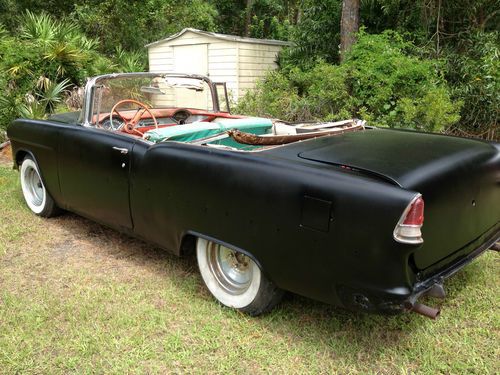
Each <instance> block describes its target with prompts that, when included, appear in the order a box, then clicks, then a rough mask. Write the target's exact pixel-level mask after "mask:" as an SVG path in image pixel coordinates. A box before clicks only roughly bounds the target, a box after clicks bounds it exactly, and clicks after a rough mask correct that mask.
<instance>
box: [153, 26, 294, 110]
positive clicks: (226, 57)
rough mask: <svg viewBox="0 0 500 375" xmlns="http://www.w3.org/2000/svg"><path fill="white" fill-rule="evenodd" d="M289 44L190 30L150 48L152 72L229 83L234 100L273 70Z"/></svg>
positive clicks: (279, 41)
mask: <svg viewBox="0 0 500 375" xmlns="http://www.w3.org/2000/svg"><path fill="white" fill-rule="evenodd" d="M287 45H290V43H289V42H284V41H281V40H270V39H254V38H243V37H239V36H234V35H225V34H217V33H212V32H207V31H201V30H197V29H191V28H187V29H184V30H182V31H181V32H179V33H177V34H174V35H172V36H170V37H168V38H165V39H162V40H159V41H157V42H153V43H150V44H148V45H146V47H147V49H148V56H149V70H150V71H151V72H177V73H196V74H203V75H207V76H209V77H210V78H211V79H212V81H214V82H226V84H227V88H228V91H229V92H230V96H231V98H232V99H233V100H234V101H237V100H238V98H240V97H241V96H243V95H244V94H245V92H246V90H248V89H251V88H253V87H254V86H255V83H256V81H257V80H258V79H259V78H261V77H262V76H264V74H265V73H266V72H267V71H268V70H270V69H275V68H276V67H277V65H276V58H277V55H278V52H279V51H280V50H281V49H282V48H283V47H284V46H287Z"/></svg>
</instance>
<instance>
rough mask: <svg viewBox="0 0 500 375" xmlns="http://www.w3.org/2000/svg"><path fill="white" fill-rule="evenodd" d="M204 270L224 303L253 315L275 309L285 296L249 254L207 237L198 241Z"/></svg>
mask: <svg viewBox="0 0 500 375" xmlns="http://www.w3.org/2000/svg"><path fill="white" fill-rule="evenodd" d="M196 256H197V259H198V266H199V268H200V273H201V276H202V278H203V281H204V282H205V285H206V286H207V288H208V290H209V291H210V292H211V293H212V295H213V296H214V297H215V298H216V299H217V300H218V301H219V302H220V303H222V304H223V305H225V306H228V307H232V308H235V309H237V310H239V311H242V312H244V313H247V314H249V315H254V316H255V315H259V314H262V313H264V312H266V311H269V310H271V309H272V308H273V307H274V306H275V305H276V304H277V303H278V302H279V301H280V300H281V297H282V296H283V291H282V290H281V289H279V288H277V287H276V286H275V285H274V284H273V283H272V282H271V281H270V280H268V279H267V277H266V276H265V275H264V274H263V273H262V271H261V270H260V268H259V266H258V265H257V264H256V263H255V262H254V261H253V260H252V259H251V258H250V257H249V256H247V255H245V254H243V253H241V252H238V251H235V250H233V249H230V248H228V247H225V246H223V245H220V244H218V243H215V242H213V241H208V240H205V239H203V238H199V239H198V242H197V245H196Z"/></svg>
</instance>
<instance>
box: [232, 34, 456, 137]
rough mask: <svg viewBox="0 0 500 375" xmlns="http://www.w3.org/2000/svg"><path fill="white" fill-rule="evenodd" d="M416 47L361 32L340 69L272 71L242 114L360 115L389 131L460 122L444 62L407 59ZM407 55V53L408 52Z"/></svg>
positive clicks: (322, 64)
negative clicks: (443, 69) (394, 128)
mask: <svg viewBox="0 0 500 375" xmlns="http://www.w3.org/2000/svg"><path fill="white" fill-rule="evenodd" d="M413 48H414V46H413V45H412V44H411V43H409V42H405V41H404V40H403V39H402V38H401V36H400V35H399V34H397V33H395V32H386V33H383V34H381V35H370V34H366V33H364V32H362V33H360V35H359V41H358V43H357V44H356V46H355V47H354V48H353V49H352V51H351V53H350V54H349V55H348V56H347V58H346V61H345V63H344V64H342V65H332V64H328V63H326V62H324V61H319V62H316V63H315V65H314V66H313V67H312V68H311V69H306V70H301V69H298V68H293V69H289V70H282V71H281V72H272V73H270V74H269V75H268V76H267V77H266V79H265V80H264V81H262V82H261V83H259V84H258V85H257V89H256V90H255V92H249V93H247V95H246V96H245V97H244V98H243V100H241V102H240V104H239V106H238V111H240V112H245V113H252V114H255V115H270V116H272V117H279V118H282V119H283V120H287V121H308V120H325V121H329V120H338V119H343V118H347V117H361V118H363V119H366V120H369V121H370V122H372V123H374V124H377V125H382V126H390V127H409V128H415V129H421V130H427V131H440V130H443V129H444V128H445V127H447V126H450V125H451V124H453V123H455V122H457V121H458V119H459V114H458V113H459V110H460V105H461V103H460V102H457V103H453V102H452V101H451V99H450V94H449V89H448V87H447V85H446V83H445V81H444V80H443V79H442V77H441V74H440V71H439V67H440V66H441V62H440V61H436V60H422V59H419V58H417V57H413V56H410V55H408V52H407V51H411V50H412V49H413ZM405 52H406V53H405Z"/></svg>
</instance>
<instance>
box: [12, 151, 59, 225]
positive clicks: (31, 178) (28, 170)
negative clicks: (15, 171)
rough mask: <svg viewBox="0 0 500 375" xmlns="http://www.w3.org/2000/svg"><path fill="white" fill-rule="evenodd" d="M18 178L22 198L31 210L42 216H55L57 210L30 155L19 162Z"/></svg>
mask: <svg viewBox="0 0 500 375" xmlns="http://www.w3.org/2000/svg"><path fill="white" fill-rule="evenodd" d="M20 178H21V188H22V190H23V196H24V200H25V201H26V204H27V205H28V207H29V208H30V209H31V211H33V212H34V213H35V214H37V215H39V216H43V217H51V216H55V215H56V214H57V213H58V212H59V209H58V207H57V206H56V204H55V202H54V199H52V197H51V196H50V194H49V192H48V191H47V189H46V188H45V185H44V184H43V182H42V178H41V177H40V171H39V170H38V166H37V165H36V162H35V161H34V160H33V159H32V158H31V157H30V156H26V157H25V158H24V160H23V161H22V163H21V168H20Z"/></svg>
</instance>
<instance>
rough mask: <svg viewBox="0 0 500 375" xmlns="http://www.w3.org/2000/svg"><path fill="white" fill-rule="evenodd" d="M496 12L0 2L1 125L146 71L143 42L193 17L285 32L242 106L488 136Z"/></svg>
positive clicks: (91, 0)
mask: <svg viewBox="0 0 500 375" xmlns="http://www.w3.org/2000/svg"><path fill="white" fill-rule="evenodd" d="M358 15H359V18H358ZM341 20H343V22H342V25H343V27H342V29H341ZM499 21H500V20H499V6H498V2H497V1H495V0H474V1H473V0H457V1H446V0H412V1H409V0H361V1H360V0H344V1H341V0H323V1H313V0H303V1H299V0H245V1H224V0H211V1H201V0H180V1H179V0H175V1H174V0H145V1H133V0H109V1H101V0H77V1H74V2H72V3H70V2H67V1H65V0H0V128H1V129H5V128H6V127H7V126H8V124H9V123H10V121H11V120H12V119H13V118H15V117H18V116H24V117H38V118H40V117H44V116H46V115H47V114H49V113H52V112H54V111H63V110H67V104H66V103H65V101H66V98H67V97H68V93H69V92H71V90H72V89H74V87H77V86H81V85H82V84H83V83H84V80H85V78H86V77H87V76H90V75H96V74H101V73H107V72H113V71H142V70H146V69H147V56H146V50H145V49H144V45H145V44H146V43H149V42H152V41H155V40H158V39H161V38H164V37H166V36H168V35H171V34H173V33H176V32H178V31H180V30H181V29H183V28H184V27H193V28H198V29H202V30H207V31H216V32H221V33H227V34H235V35H242V36H250V37H256V38H271V39H281V40H289V41H293V42H294V46H293V47H290V48H287V49H285V50H284V51H283V53H282V54H281V55H280V57H279V66H280V68H279V70H278V71H276V72H272V73H270V74H268V76H267V77H266V78H265V79H264V80H263V81H262V82H261V83H260V84H259V85H258V87H257V89H256V90H255V91H254V92H251V93H248V94H247V96H246V97H245V98H244V99H243V100H242V101H241V102H240V103H239V105H238V108H237V110H238V111H240V112H242V113H248V114H255V115H266V116H271V117H280V118H282V119H284V120H291V121H296V120H300V121H302V120H335V119H341V118H346V117H359V118H363V119H366V120H368V121H369V122H370V123H372V124H375V125H380V126H390V127H408V128H414V129H421V130H428V131H436V132H447V133H452V134H458V135H464V136H479V137H482V138H487V139H497V140H498V139H499V134H498V133H499V132H498V115H499V108H500V87H499V86H500V85H499V82H500V79H499V74H500V73H499V71H500V69H499V67H500V66H499V65H500V63H499V50H500V48H499V44H500V38H499V30H498V27H499V25H500V22H499ZM358 26H360V27H361V29H360V31H359V33H357V34H355V35H354V34H353V31H355V30H357V29H358ZM354 42H355V44H354V45H353V46H352V48H351V44H352V43H354ZM341 48H342V49H343V52H342V53H340V50H341ZM1 129H0V130H1ZM0 133H1V132H0ZM2 136H3V135H2V134H0V138H1V137H2Z"/></svg>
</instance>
